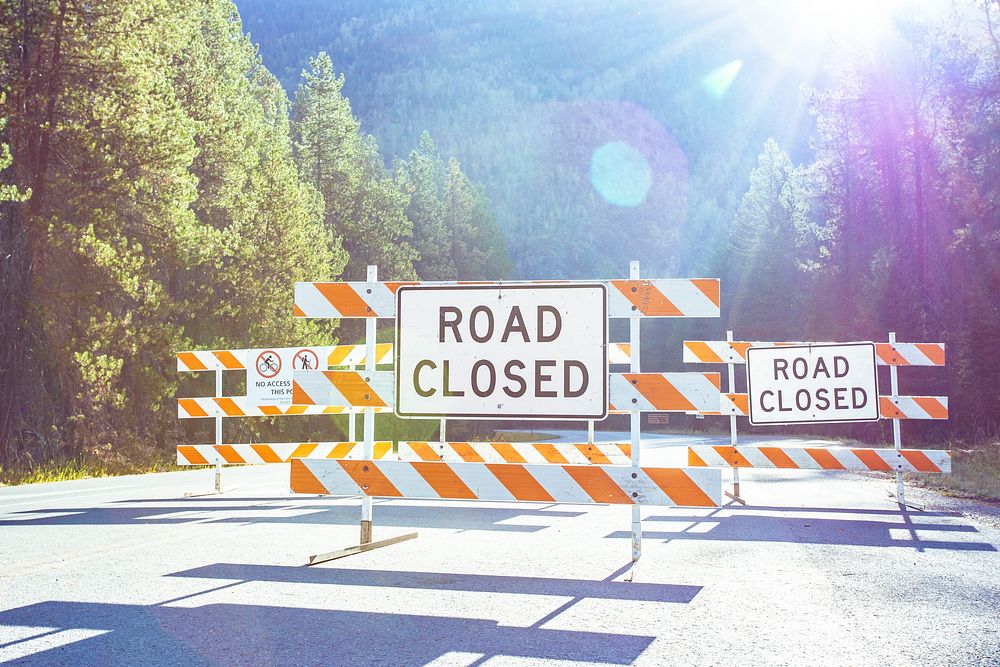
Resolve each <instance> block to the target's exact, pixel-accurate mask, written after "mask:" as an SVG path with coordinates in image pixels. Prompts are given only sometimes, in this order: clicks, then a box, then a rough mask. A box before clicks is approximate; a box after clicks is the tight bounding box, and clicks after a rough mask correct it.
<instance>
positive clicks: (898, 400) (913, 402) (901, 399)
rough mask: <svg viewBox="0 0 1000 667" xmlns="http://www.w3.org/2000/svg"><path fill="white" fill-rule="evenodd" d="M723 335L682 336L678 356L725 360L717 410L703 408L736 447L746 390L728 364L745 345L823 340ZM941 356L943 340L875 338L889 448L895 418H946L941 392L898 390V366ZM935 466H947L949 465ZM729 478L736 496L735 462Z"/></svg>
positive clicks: (899, 485) (741, 360)
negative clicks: (886, 384) (724, 419)
mask: <svg viewBox="0 0 1000 667" xmlns="http://www.w3.org/2000/svg"><path fill="white" fill-rule="evenodd" d="M726 337H727V340H725V341H684V356H683V360H684V362H685V363H705V364H726V365H727V366H728V371H729V384H728V391H726V392H724V393H722V395H721V398H720V405H719V412H718V413H706V414H721V415H728V416H729V417H730V446H732V447H736V446H737V439H736V417H737V416H743V417H745V416H748V415H749V400H748V396H747V394H745V393H738V392H735V385H734V382H735V378H734V366H736V365H743V364H746V361H747V350H749V349H750V348H753V347H786V346H801V345H823V344H824V343H796V342H762V341H734V340H733V339H732V338H733V336H732V332H731V331H729V332H727V336H726ZM945 359H946V355H945V345H944V343H900V342H897V341H896V334H895V332H890V334H889V342H887V343H875V363H876V364H877V365H879V366H887V367H888V368H889V378H890V394H889V395H881V396H879V410H878V413H879V417H880V418H881V419H891V420H892V428H893V450H895V451H904V450H903V449H902V438H901V432H900V431H901V429H900V426H901V424H900V422H901V420H904V419H947V418H948V398H947V397H946V396H900V395H899V380H898V368H899V367H900V366H938V367H940V366H944V365H945ZM740 451H742V449H741V450H740ZM871 451H879V450H871ZM905 451H917V450H905ZM928 451H929V452H931V451H937V450H928ZM900 456H902V454H900ZM949 460H950V454H949ZM895 470H896V498H897V500H898V501H899V502H900V503H901V504H905V496H904V488H903V474H902V473H903V472H907V471H909V470H908V469H907V468H905V466H904V467H901V468H896V469H895ZM917 472H921V471H917ZM941 472H950V467H949V468H948V470H942V471H941ZM733 479H734V494H731V495H735V496H736V497H738V496H739V486H738V485H739V467H738V466H737V467H734V468H733Z"/></svg>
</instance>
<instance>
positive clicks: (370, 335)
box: [361, 265, 378, 545]
mask: <svg viewBox="0 0 1000 667" xmlns="http://www.w3.org/2000/svg"><path fill="white" fill-rule="evenodd" d="M376 280H378V267H377V266H374V265H372V266H369V267H368V282H370V283H373V282H375V281H376ZM376 322H377V320H376V319H375V318H374V317H369V318H366V319H365V370H366V371H374V370H375V324H376ZM364 428H365V444H364V458H365V460H369V461H370V460H371V459H372V457H373V456H374V453H375V451H374V450H375V410H374V409H373V408H365V425H364ZM371 541H372V498H371V496H368V495H363V496H361V544H362V545H365V544H368V543H369V542H371Z"/></svg>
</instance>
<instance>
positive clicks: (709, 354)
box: [684, 340, 722, 364]
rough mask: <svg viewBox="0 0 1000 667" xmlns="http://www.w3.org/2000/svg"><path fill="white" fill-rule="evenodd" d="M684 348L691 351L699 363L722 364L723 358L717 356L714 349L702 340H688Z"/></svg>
mask: <svg viewBox="0 0 1000 667" xmlns="http://www.w3.org/2000/svg"><path fill="white" fill-rule="evenodd" d="M684 347H686V348H687V349H689V350H691V352H692V353H693V354H694V356H695V357H697V358H698V360H699V361H705V362H708V363H714V364H721V363H722V357H720V356H719V355H717V354H716V353H715V351H714V350H713V349H712V346H711V345H709V344H708V343H706V342H705V341H701V340H686V341H684Z"/></svg>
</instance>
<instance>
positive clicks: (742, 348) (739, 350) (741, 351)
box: [729, 343, 750, 361]
mask: <svg viewBox="0 0 1000 667" xmlns="http://www.w3.org/2000/svg"><path fill="white" fill-rule="evenodd" d="M729 347H731V348H732V350H733V352H735V353H736V354H738V355H740V357H741V358H742V359H743V361H746V359H747V350H749V349H750V343H729Z"/></svg>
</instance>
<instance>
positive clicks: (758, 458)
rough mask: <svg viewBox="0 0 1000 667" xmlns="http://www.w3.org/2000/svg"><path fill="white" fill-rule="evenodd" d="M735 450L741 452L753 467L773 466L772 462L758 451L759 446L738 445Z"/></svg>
mask: <svg viewBox="0 0 1000 667" xmlns="http://www.w3.org/2000/svg"><path fill="white" fill-rule="evenodd" d="M736 451H738V452H739V453H740V454H742V455H743V456H744V457H745V458H746V460H747V461H749V462H750V464H751V465H753V467H754V468H773V467H774V464H773V463H771V459H769V458H767V456H765V455H764V452H762V451H760V448H759V447H746V448H743V447H739V448H737V450H736Z"/></svg>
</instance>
